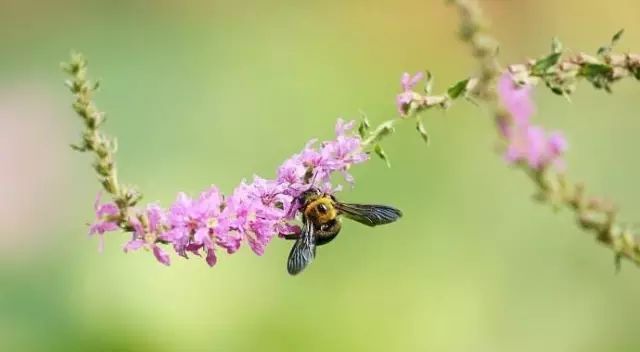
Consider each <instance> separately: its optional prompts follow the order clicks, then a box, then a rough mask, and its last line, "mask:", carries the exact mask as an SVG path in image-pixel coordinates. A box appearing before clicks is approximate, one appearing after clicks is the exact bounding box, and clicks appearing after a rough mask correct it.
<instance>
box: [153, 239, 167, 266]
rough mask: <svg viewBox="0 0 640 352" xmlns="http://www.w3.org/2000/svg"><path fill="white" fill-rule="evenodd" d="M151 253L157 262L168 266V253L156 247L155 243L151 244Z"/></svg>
mask: <svg viewBox="0 0 640 352" xmlns="http://www.w3.org/2000/svg"><path fill="white" fill-rule="evenodd" d="M153 255H154V256H155V257H156V259H157V260H158V262H160V263H162V264H164V265H166V266H169V265H170V264H171V259H170V258H169V255H168V254H167V253H166V252H165V251H164V250H163V249H162V248H160V247H158V246H157V245H155V244H154V245H153Z"/></svg>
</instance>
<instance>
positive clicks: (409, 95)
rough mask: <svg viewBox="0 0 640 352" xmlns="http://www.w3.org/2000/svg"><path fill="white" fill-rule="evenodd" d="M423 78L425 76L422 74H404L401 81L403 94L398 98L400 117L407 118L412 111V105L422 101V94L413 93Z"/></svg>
mask: <svg viewBox="0 0 640 352" xmlns="http://www.w3.org/2000/svg"><path fill="white" fill-rule="evenodd" d="M423 78H424V74H423V73H422V72H418V73H416V74H415V75H413V76H411V75H410V74H409V73H407V72H405V73H403V74H402V78H401V79H400V86H401V87H402V92H401V93H400V94H398V95H397V96H396V107H397V108H398V113H400V116H402V117H406V116H407V115H408V113H409V110H410V109H411V103H413V102H414V101H416V100H418V101H419V100H420V99H422V96H421V95H420V94H418V93H416V92H414V91H413V87H415V86H416V85H417V84H418V83H419V82H420V81H421V80H422V79H423Z"/></svg>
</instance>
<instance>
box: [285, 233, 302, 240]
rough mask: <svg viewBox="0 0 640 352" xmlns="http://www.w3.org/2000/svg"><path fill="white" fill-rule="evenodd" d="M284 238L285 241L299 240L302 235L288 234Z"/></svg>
mask: <svg viewBox="0 0 640 352" xmlns="http://www.w3.org/2000/svg"><path fill="white" fill-rule="evenodd" d="M282 238H284V239H285V240H297V239H298V238H300V234H299V233H287V234H284V235H282Z"/></svg>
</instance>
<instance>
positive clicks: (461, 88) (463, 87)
mask: <svg viewBox="0 0 640 352" xmlns="http://www.w3.org/2000/svg"><path fill="white" fill-rule="evenodd" d="M468 84H469V78H467V79H463V80H462V81H459V82H457V83H456V84H454V85H453V86H451V87H449V89H447V94H448V95H449V97H450V98H451V99H456V98H458V97H460V96H461V95H463V94H464V93H466V92H467V85H468Z"/></svg>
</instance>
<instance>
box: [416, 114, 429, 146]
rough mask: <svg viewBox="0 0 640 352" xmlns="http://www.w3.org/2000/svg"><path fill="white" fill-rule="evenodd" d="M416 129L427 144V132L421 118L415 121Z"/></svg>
mask: <svg viewBox="0 0 640 352" xmlns="http://www.w3.org/2000/svg"><path fill="white" fill-rule="evenodd" d="M416 129H417V130H418V133H420V136H421V137H422V140H424V142H425V143H427V145H429V134H428V133H427V129H426V128H425V127H424V124H423V123H422V119H418V122H417V123H416Z"/></svg>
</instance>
